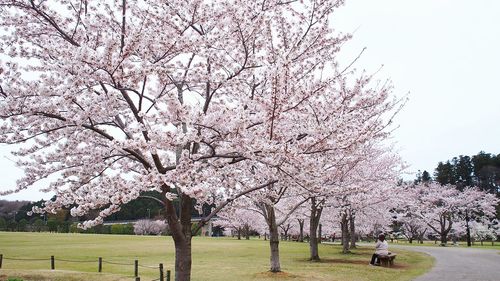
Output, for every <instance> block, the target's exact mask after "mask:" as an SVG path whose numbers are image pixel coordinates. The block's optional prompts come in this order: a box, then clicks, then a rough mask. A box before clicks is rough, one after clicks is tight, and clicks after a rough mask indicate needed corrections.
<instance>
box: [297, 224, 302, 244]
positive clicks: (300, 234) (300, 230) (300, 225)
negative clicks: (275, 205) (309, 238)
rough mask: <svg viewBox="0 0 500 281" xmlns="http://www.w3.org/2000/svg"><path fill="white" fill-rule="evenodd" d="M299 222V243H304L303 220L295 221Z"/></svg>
mask: <svg viewBox="0 0 500 281" xmlns="http://www.w3.org/2000/svg"><path fill="white" fill-rule="evenodd" d="M297 220H298V221H299V242H304V220H303V219H297Z"/></svg>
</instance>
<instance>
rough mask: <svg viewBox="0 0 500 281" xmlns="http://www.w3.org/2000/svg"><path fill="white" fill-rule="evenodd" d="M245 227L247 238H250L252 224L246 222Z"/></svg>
mask: <svg viewBox="0 0 500 281" xmlns="http://www.w3.org/2000/svg"><path fill="white" fill-rule="evenodd" d="M244 229H245V239H246V240H250V226H249V225H248V224H245V226H244Z"/></svg>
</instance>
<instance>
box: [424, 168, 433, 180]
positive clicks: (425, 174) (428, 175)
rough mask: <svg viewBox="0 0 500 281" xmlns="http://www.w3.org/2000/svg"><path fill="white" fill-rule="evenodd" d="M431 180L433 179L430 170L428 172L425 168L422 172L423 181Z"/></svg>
mask: <svg viewBox="0 0 500 281" xmlns="http://www.w3.org/2000/svg"><path fill="white" fill-rule="evenodd" d="M431 181H432V178H431V175H430V174H429V172H427V171H426V170H424V172H423V173H422V182H424V183H428V182H431Z"/></svg>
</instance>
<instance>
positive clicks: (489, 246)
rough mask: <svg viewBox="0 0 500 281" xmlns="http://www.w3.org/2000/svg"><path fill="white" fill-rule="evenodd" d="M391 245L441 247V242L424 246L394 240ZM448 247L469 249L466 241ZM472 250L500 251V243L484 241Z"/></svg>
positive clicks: (414, 242) (415, 242)
mask: <svg viewBox="0 0 500 281" xmlns="http://www.w3.org/2000/svg"><path fill="white" fill-rule="evenodd" d="M389 244H394V245H405V246H433V247H434V246H435V247H441V245H440V242H439V241H438V242H437V243H436V242H435V241H424V243H423V244H420V243H418V242H417V241H413V243H409V242H408V241H407V240H398V241H396V240H394V242H393V243H390V242H389ZM447 247H462V248H467V242H466V241H459V242H458V245H457V246H454V245H453V244H452V242H448V246H447ZM471 248H478V249H493V250H499V251H500V242H493V244H492V243H491V241H484V242H483V245H481V242H474V243H473V244H472V246H471Z"/></svg>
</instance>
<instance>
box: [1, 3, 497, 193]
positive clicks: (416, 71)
mask: <svg viewBox="0 0 500 281" xmlns="http://www.w3.org/2000/svg"><path fill="white" fill-rule="evenodd" d="M333 25H334V26H335V27H336V28H337V29H338V30H339V31H343V32H354V38H353V39H352V40H351V41H350V42H349V43H347V44H345V45H344V49H343V51H342V53H341V55H342V58H343V59H342V61H344V62H345V63H348V62H349V61H350V60H351V59H353V58H355V57H356V56H357V55H358V53H359V52H360V51H361V50H362V49H363V47H367V50H366V51H365V52H364V53H363V56H362V57H361V58H360V59H359V60H358V61H357V63H356V68H357V69H366V70H367V71H369V72H370V71H371V72H373V71H376V70H377V69H379V68H380V66H381V65H384V67H383V69H382V71H381V72H380V74H379V75H378V77H379V78H380V79H386V78H390V79H392V81H393V84H394V87H395V90H394V92H395V94H397V95H399V96H403V95H405V94H407V93H410V95H409V97H410V100H409V102H408V103H407V105H406V106H405V108H404V109H403V111H402V112H401V113H400V114H399V115H398V116H397V118H396V120H395V123H397V124H398V125H399V128H398V129H397V130H396V131H395V132H394V141H396V142H397V144H398V146H399V148H400V154H401V156H402V157H403V159H404V160H405V161H406V162H407V163H408V164H410V165H411V167H410V169H409V173H410V174H414V173H415V172H416V171H417V170H422V171H423V170H427V171H429V172H431V174H432V173H433V170H434V168H435V166H436V164H437V163H438V162H439V161H445V160H447V159H450V158H452V157H454V156H457V155H460V154H463V155H473V154H476V153H478V152H479V151H481V150H484V151H486V152H490V153H495V154H498V153H500V145H499V144H500V124H499V123H500V110H499V109H500V91H499V90H498V89H499V85H498V84H499V82H500V71H499V68H500V1H497V0H476V1H465V0H376V1H374V0H347V1H346V5H345V6H344V7H342V8H341V9H340V10H338V11H337V13H336V14H335V16H334V17H333ZM5 157H9V153H8V150H7V149H6V148H5V147H0V165H1V167H2V173H1V175H2V176H1V177H0V189H7V188H8V187H13V186H14V184H15V180H16V179H17V178H19V177H20V176H21V175H22V171H20V170H19V169H18V168H16V167H14V165H13V163H12V162H11V161H9V160H8V159H7V158H5ZM409 177H413V176H409ZM407 178H408V176H407ZM42 196H43V194H41V193H37V192H34V191H29V192H26V191H25V192H21V193H19V194H15V195H10V196H4V197H3V198H1V199H10V200H16V199H18V200H38V199H40V198H42ZM44 197H45V198H48V197H50V196H47V195H45V196H44Z"/></svg>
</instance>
